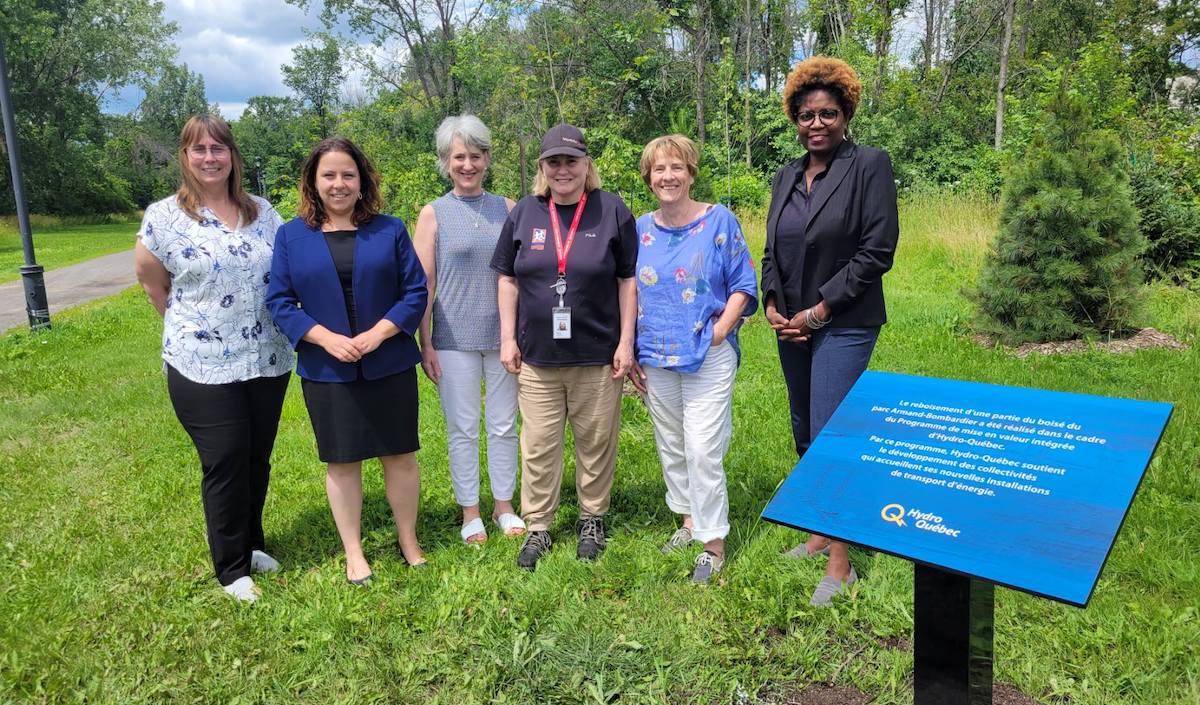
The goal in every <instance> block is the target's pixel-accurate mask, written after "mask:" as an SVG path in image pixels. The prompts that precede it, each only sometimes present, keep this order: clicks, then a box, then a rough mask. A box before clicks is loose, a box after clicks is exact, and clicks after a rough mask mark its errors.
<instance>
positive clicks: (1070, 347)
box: [971, 328, 1188, 358]
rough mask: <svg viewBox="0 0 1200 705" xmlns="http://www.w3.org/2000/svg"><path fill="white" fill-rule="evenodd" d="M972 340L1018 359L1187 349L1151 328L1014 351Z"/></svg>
mask: <svg viewBox="0 0 1200 705" xmlns="http://www.w3.org/2000/svg"><path fill="white" fill-rule="evenodd" d="M971 339H972V340H974V341H975V342H976V343H978V344H979V345H982V346H983V347H986V348H992V347H998V348H1000V349H1002V350H1004V351H1005V352H1007V353H1009V354H1011V355H1014V356H1016V357H1019V358H1025V357H1029V356H1030V355H1031V354H1033V353H1038V354H1039V355H1068V354H1071V353H1077V352H1085V351H1087V350H1100V351H1102V352H1108V353H1127V352H1134V351H1137V350H1147V349H1150V348H1168V349H1171V350H1187V347H1188V346H1187V345H1186V344H1184V343H1182V342H1180V341H1179V340H1178V339H1177V338H1175V337H1174V336H1172V335H1169V334H1167V333H1163V332H1162V331H1159V330H1155V329H1154V328H1143V329H1141V330H1139V331H1137V332H1136V333H1134V334H1133V335H1131V336H1129V337H1127V338H1115V339H1112V340H1105V341H1089V340H1078V339H1077V340H1055V341H1051V342H1049V343H1023V344H1021V345H1018V346H1017V347H1015V348H1010V347H1007V346H1004V345H1000V344H999V343H997V342H996V341H995V340H994V339H992V338H990V337H988V336H986V335H975V336H972V337H971Z"/></svg>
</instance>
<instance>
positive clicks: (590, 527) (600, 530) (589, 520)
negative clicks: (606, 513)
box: [575, 517, 605, 561]
mask: <svg viewBox="0 0 1200 705" xmlns="http://www.w3.org/2000/svg"><path fill="white" fill-rule="evenodd" d="M604 546H605V544H604V519H602V518H600V517H585V518H584V519H583V520H581V521H580V522H579V548H578V549H576V550H575V557H576V558H578V559H579V560H581V561H594V560H596V559H597V558H599V557H600V554H601V553H602V552H603V551H604Z"/></svg>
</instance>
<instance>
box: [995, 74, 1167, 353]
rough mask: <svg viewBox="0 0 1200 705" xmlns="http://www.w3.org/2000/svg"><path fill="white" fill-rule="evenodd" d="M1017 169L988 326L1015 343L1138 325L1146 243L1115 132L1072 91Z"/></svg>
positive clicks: (1003, 221) (1054, 107)
mask: <svg viewBox="0 0 1200 705" xmlns="http://www.w3.org/2000/svg"><path fill="white" fill-rule="evenodd" d="M1041 128H1042V129H1041V131H1040V132H1039V133H1038V135H1037V136H1036V137H1034V139H1033V141H1032V142H1031V143H1030V144H1029V147H1028V149H1027V150H1026V151H1025V153H1024V154H1023V155H1022V156H1021V159H1020V160H1019V162H1017V163H1016V164H1015V165H1014V166H1013V167H1012V168H1011V169H1010V170H1009V173H1008V180H1007V182H1006V183H1005V187H1004V198H1003V201H1002V210H1001V214H1000V233H999V234H998V235H997V236H996V239H995V241H994V242H993V244H992V249H991V251H990V253H989V257H988V259H987V260H986V261H985V263H984V267H983V273H982V275H981V276H980V281H979V286H978V289H977V290H976V294H975V296H976V299H977V300H978V302H979V307H980V313H981V318H982V320H981V325H980V327H981V328H982V329H983V330H985V331H987V332H990V333H993V334H995V335H997V336H998V337H1000V338H1002V339H1004V340H1005V341H1007V342H1026V341H1034V342H1042V341H1046V340H1063V339H1068V338H1077V337H1081V336H1095V335H1103V334H1112V333H1116V332H1122V331H1124V330H1126V329H1128V328H1129V327H1130V326H1131V325H1132V323H1133V316H1134V313H1135V312H1136V310H1137V299H1138V293H1139V284H1141V282H1142V272H1141V269H1140V267H1139V263H1138V255H1140V254H1141V252H1142V250H1143V249H1144V243H1145V240H1144V239H1143V238H1142V235H1141V232H1140V231H1139V230H1138V227H1137V214H1136V211H1135V210H1134V208H1133V203H1132V200H1131V198H1130V194H1129V185H1128V177H1127V176H1126V175H1125V173H1124V171H1122V169H1121V166H1122V161H1123V160H1122V154H1121V149H1120V145H1119V142H1118V141H1117V138H1116V136H1115V135H1114V134H1113V133H1112V132H1110V131H1107V130H1096V129H1093V128H1091V127H1089V125H1088V120H1087V118H1086V113H1085V105H1084V102H1083V101H1082V100H1081V99H1079V98H1078V97H1077V96H1074V95H1071V94H1069V93H1068V92H1067V91H1066V90H1065V87H1064V90H1062V91H1061V92H1060V93H1059V95H1057V96H1055V97H1054V98H1053V99H1052V100H1051V102H1050V104H1049V105H1048V106H1047V110H1046V113H1045V118H1044V120H1043V122H1042V125H1041Z"/></svg>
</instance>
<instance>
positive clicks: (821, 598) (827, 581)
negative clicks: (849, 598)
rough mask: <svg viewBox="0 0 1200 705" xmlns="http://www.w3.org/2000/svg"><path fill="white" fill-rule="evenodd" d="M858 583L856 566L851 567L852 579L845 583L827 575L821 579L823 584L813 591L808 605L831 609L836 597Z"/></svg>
mask: <svg viewBox="0 0 1200 705" xmlns="http://www.w3.org/2000/svg"><path fill="white" fill-rule="evenodd" d="M856 582H858V573H856V572H854V566H850V577H849V578H848V579H847V580H846V581H845V582H842V581H841V580H838V579H837V578H834V577H830V576H828V575H826V576H825V577H823V578H821V582H819V583H817V589H816V590H813V594H812V599H811V600H809V601H808V604H810V605H812V606H813V607H829V606H831V605H832V603H833V598H834V597H835V596H837V595H840V594H842V593H843V592H845V591H846V587H847V586H848V585H853V584H854V583H856Z"/></svg>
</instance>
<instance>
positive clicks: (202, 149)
mask: <svg viewBox="0 0 1200 705" xmlns="http://www.w3.org/2000/svg"><path fill="white" fill-rule="evenodd" d="M188 152H189V153H190V154H191V155H192V156H194V157H203V156H204V155H205V154H211V155H213V156H214V157H218V158H219V157H223V156H225V155H226V154H229V148H228V147H226V146H225V145H223V144H214V145H212V146H211V147H206V146H205V145H202V144H194V145H192V146H191V147H188Z"/></svg>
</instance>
